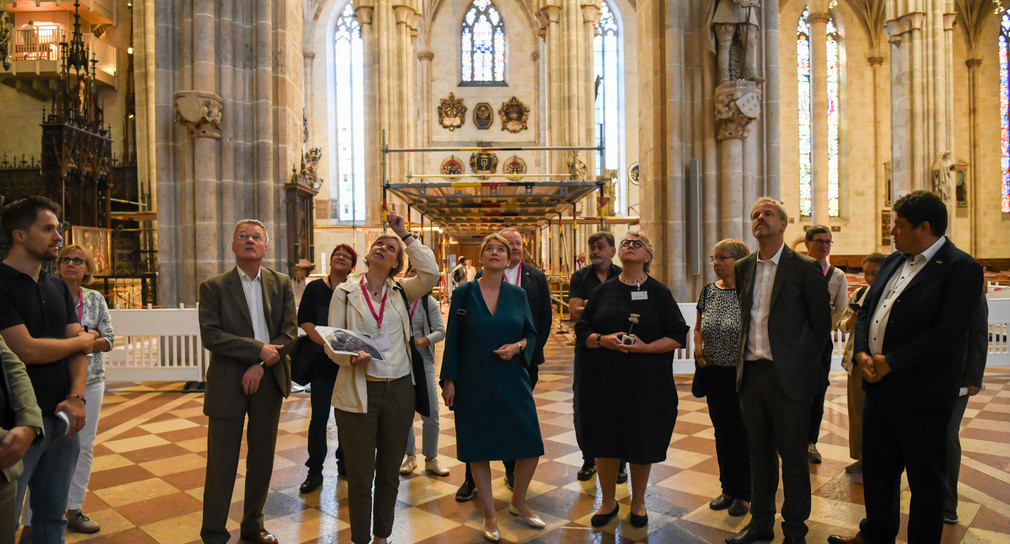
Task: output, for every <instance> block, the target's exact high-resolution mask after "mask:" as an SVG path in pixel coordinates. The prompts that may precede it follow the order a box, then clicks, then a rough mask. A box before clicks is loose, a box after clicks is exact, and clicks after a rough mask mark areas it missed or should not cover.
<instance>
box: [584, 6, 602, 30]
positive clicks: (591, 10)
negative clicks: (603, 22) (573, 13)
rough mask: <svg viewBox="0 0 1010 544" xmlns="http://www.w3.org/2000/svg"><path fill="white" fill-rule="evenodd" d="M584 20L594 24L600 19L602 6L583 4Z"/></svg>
mask: <svg viewBox="0 0 1010 544" xmlns="http://www.w3.org/2000/svg"><path fill="white" fill-rule="evenodd" d="M581 7H582V21H583V22H586V23H592V24H593V25H594V26H595V25H596V23H598V22H599V21H600V6H597V5H596V4H582V6H581Z"/></svg>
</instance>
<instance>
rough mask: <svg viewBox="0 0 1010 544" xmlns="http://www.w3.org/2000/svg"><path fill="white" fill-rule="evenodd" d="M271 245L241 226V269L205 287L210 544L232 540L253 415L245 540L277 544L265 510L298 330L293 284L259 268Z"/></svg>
mask: <svg viewBox="0 0 1010 544" xmlns="http://www.w3.org/2000/svg"><path fill="white" fill-rule="evenodd" d="M267 243H268V239H267V232H266V227H265V226H264V225H263V223H260V222H259V221H256V220H248V219H247V220H243V221H239V223H238V224H237V225H236V226H235V232H234V234H233V240H232V246H231V248H232V251H233V252H234V253H235V261H236V263H237V266H236V267H235V268H234V269H232V270H231V271H229V272H226V273H224V274H221V275H219V276H215V277H213V278H211V279H209V280H207V281H205V282H203V283H202V284H201V285H200V337H201V339H202V340H203V346H204V347H205V348H207V349H208V350H209V351H210V353H211V355H210V367H209V368H208V369H207V393H206V396H205V398H204V405H203V413H204V414H206V415H207V416H208V417H209V418H210V422H209V424H208V426H207V476H206V483H205V485H204V491H203V527H202V528H201V529H200V537H201V538H202V539H203V541H204V542H206V543H225V542H228V538H229V536H230V535H229V534H228V530H227V529H226V528H225V523H226V522H227V519H228V508H229V506H230V505H231V495H232V490H233V488H234V487H235V474H236V472H237V469H238V457H239V449H240V448H241V446H242V427H243V424H244V423H245V418H246V416H247V415H248V417H249V427H248V430H247V444H248V454H247V456H246V482H245V504H244V510H243V512H242V523H241V528H240V531H241V536H242V539H243V540H247V541H251V542H259V543H266V544H276V542H277V538H276V537H274V535H273V534H271V533H270V532H269V531H267V530H266V529H264V527H263V505H264V503H265V502H266V498H267V491H268V490H269V489H270V475H271V473H272V472H273V463H274V445H275V443H276V441H277V422H278V419H279V418H280V411H281V400H282V398H284V397H287V396H288V394H289V393H290V392H291V364H290V361H289V360H288V358H287V356H286V355H285V354H284V348H285V346H286V345H287V344H289V343H290V342H291V341H293V340H294V339H295V337H296V335H297V331H298V325H297V324H296V323H295V296H294V292H293V291H292V289H291V282H290V281H289V280H288V277H287V276H285V275H284V274H280V273H278V272H274V271H273V270H270V269H267V268H264V267H262V266H260V264H261V263H262V261H263V257H264V256H265V255H266V252H267Z"/></svg>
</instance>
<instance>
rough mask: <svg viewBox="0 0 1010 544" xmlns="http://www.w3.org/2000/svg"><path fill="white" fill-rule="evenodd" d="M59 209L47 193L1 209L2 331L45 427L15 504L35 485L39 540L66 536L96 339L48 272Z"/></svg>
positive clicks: (29, 459) (56, 245) (34, 523)
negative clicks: (4, 250)
mask: <svg viewBox="0 0 1010 544" xmlns="http://www.w3.org/2000/svg"><path fill="white" fill-rule="evenodd" d="M58 213H59V206H58V205H57V204H56V203H55V202H52V201H51V200H49V199H46V198H43V197H29V198H26V199H24V200H19V201H17V202H13V203H11V204H8V205H7V206H5V207H4V208H3V210H2V211H0V225H2V227H3V233H4V235H5V236H7V239H8V241H9V242H10V244H11V250H10V254H9V255H8V256H7V258H6V259H5V260H4V261H3V263H0V336H2V337H3V339H4V341H5V342H6V343H7V345H8V346H9V347H10V349H11V350H12V351H13V352H14V353H15V354H16V355H17V356H18V357H19V358H20V359H21V360H22V361H23V362H24V363H25V365H26V368H27V371H28V377H29V378H30V379H31V382H32V387H33V388H34V390H35V396H36V398H37V399H38V404H39V408H40V409H41V410H42V420H43V429H44V433H45V435H44V438H43V440H42V441H40V442H39V443H37V444H35V445H32V446H31V447H30V448H29V449H28V452H27V453H26V454H25V457H24V473H22V474H21V476H20V477H19V478H18V489H17V499H16V501H17V502H16V503H15V516H16V519H20V515H21V504H22V502H23V499H24V496H25V492H26V490H27V489H28V488H29V487H31V490H32V493H31V506H32V512H33V515H32V539H33V541H34V542H63V541H64V533H65V531H66V526H67V520H66V518H65V514H66V509H67V495H68V494H69V490H70V481H71V478H72V477H73V473H74V467H76V466H77V456H78V453H79V451H80V445H79V443H78V437H77V431H79V430H81V428H82V427H84V417H85V412H84V388H85V381H86V378H87V372H88V367H87V358H86V354H87V353H90V352H91V349H92V343H93V342H94V337H92V336H91V335H90V334H88V333H86V332H84V330H83V329H82V328H81V325H80V323H79V321H78V316H77V311H76V305H75V304H74V299H73V296H72V295H71V294H70V289H69V288H68V287H67V284H66V283H64V282H63V280H61V279H59V278H57V277H55V276H52V275H49V274H46V273H45V272H44V271H42V263H43V262H44V261H46V260H50V259H55V258H56V256H57V252H58V250H59V245H60V242H61V241H62V240H63V237H62V236H61V235H60V232H59V227H60V222H59V219H58V218H57V214H58Z"/></svg>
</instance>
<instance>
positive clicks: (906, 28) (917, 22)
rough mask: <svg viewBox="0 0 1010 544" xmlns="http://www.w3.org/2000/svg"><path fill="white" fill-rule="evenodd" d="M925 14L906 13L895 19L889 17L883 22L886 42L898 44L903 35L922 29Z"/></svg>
mask: <svg viewBox="0 0 1010 544" xmlns="http://www.w3.org/2000/svg"><path fill="white" fill-rule="evenodd" d="M925 18H926V14H925V13H921V12H912V13H906V14H905V15H902V16H901V17H898V18H897V19H891V20H889V21H887V22H885V23H884V31H885V32H887V36H888V38H889V39H888V40H887V42H888V43H890V44H893V45H895V46H900V45H901V42H902V41H903V37H902V36H903V35H904V34H907V33H909V32H911V31H913V30H922V22H923V21H924V20H925Z"/></svg>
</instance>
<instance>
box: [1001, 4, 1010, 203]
mask: <svg viewBox="0 0 1010 544" xmlns="http://www.w3.org/2000/svg"><path fill="white" fill-rule="evenodd" d="M999 110H1000V122H999V127H1000V131H999V133H1000V179H1001V180H1002V183H1001V184H1000V211H1002V212H1003V213H1010V12H1005V13H1003V16H1002V17H1001V18H1000V28H999Z"/></svg>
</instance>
